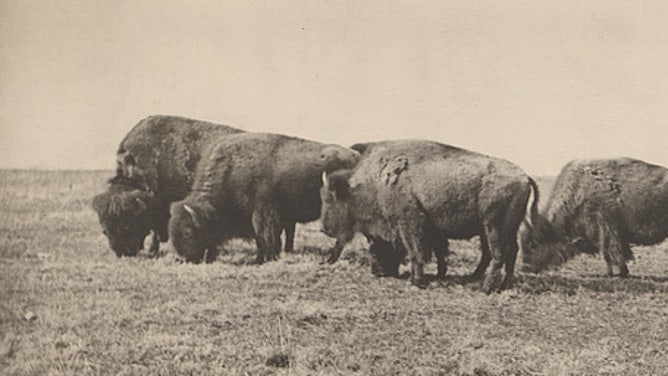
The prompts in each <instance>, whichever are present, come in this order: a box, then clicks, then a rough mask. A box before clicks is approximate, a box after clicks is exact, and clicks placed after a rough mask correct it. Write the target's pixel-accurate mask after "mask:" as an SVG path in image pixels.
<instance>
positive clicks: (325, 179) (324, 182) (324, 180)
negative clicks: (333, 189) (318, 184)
mask: <svg viewBox="0 0 668 376" xmlns="http://www.w3.org/2000/svg"><path fill="white" fill-rule="evenodd" d="M322 186H323V187H325V188H326V189H329V178H328V177H327V171H323V172H322Z"/></svg>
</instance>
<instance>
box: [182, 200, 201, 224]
mask: <svg viewBox="0 0 668 376" xmlns="http://www.w3.org/2000/svg"><path fill="white" fill-rule="evenodd" d="M183 209H185V211H187V212H188V214H190V217H191V218H192V219H193V222H195V225H197V226H199V220H198V219H197V212H195V209H193V208H191V207H190V206H189V205H187V204H184V205H183Z"/></svg>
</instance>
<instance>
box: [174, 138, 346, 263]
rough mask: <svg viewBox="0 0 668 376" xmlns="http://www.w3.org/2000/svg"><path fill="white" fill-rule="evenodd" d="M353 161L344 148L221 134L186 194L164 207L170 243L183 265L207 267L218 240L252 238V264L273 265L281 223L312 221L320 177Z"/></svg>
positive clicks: (317, 211)
mask: <svg viewBox="0 0 668 376" xmlns="http://www.w3.org/2000/svg"><path fill="white" fill-rule="evenodd" d="M358 159H359V153H357V152H356V151H354V150H352V149H348V148H344V147H342V146H338V145H325V144H321V143H318V142H314V141H307V140H303V139H299V138H294V137H289V136H283V135H278V134H267V133H264V134H263V133H245V134H238V135H233V136H228V137H223V138H221V139H219V140H218V141H217V143H216V145H215V147H214V148H213V149H212V151H211V153H210V154H209V155H208V156H207V157H206V159H205V160H203V161H202V163H200V165H199V166H198V169H197V175H196V178H195V182H194V183H193V186H192V192H191V193H190V195H188V197H186V198H185V199H184V200H182V201H179V202H175V203H174V204H172V207H171V215H172V218H171V219H170V221H169V234H170V237H171V240H172V245H173V246H174V249H175V250H176V252H177V253H178V254H179V255H181V256H182V257H183V258H185V259H186V260H187V261H191V262H195V263H197V262H201V261H205V262H211V261H212V260H214V259H215V258H216V256H217V250H216V246H217V245H218V244H220V243H222V242H224V241H225V240H227V239H231V238H254V239H255V241H256V244H257V249H258V252H257V257H256V262H257V263H263V262H264V261H265V260H275V259H276V258H277V257H278V253H279V252H278V251H279V248H280V238H279V236H280V230H281V228H282V227H283V226H284V225H285V223H294V222H300V223H305V222H310V221H313V220H316V219H318V217H319V214H320V197H319V193H318V192H319V188H320V174H321V172H322V171H334V170H338V169H342V168H352V167H353V166H354V165H355V164H356V163H357V160H358Z"/></svg>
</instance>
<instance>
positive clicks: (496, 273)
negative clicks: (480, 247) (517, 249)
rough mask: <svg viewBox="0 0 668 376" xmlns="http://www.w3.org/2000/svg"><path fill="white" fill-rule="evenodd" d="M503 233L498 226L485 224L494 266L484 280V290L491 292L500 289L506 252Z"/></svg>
mask: <svg viewBox="0 0 668 376" xmlns="http://www.w3.org/2000/svg"><path fill="white" fill-rule="evenodd" d="M500 235H501V234H500V233H499V230H498V229H496V228H491V227H490V226H489V225H485V236H486V238H487V242H488V243H487V244H488V245H489V250H490V254H491V258H492V260H491V264H492V268H491V269H490V270H489V273H488V274H487V277H486V278H485V281H484V282H483V286H482V290H483V291H484V292H485V293H487V294H489V293H491V292H492V291H498V290H500V286H501V283H500V281H501V268H502V267H503V265H504V264H505V257H504V256H505V252H504V249H503V248H504V244H503V240H502V239H501V236H500Z"/></svg>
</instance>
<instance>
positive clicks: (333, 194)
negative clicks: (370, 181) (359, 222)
mask: <svg viewBox="0 0 668 376" xmlns="http://www.w3.org/2000/svg"><path fill="white" fill-rule="evenodd" d="M351 173H352V171H350V170H343V171H337V172H335V173H332V174H330V175H328V174H327V173H326V172H323V174H322V188H320V199H321V201H322V208H321V212H320V223H321V226H322V227H321V228H322V232H324V233H325V234H327V235H328V236H331V237H333V238H336V240H337V241H339V243H341V244H345V243H347V242H349V241H350V240H351V239H352V238H353V235H354V234H355V229H354V227H355V221H354V218H353V216H352V211H351V208H350V205H351V202H350V198H351V192H350V185H349V184H348V178H349V177H350V175H351Z"/></svg>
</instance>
